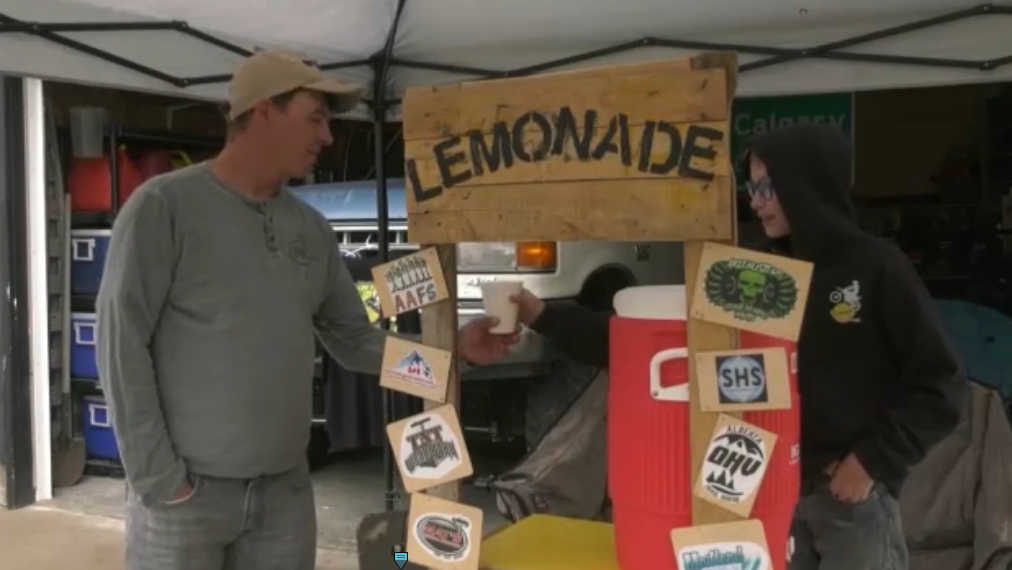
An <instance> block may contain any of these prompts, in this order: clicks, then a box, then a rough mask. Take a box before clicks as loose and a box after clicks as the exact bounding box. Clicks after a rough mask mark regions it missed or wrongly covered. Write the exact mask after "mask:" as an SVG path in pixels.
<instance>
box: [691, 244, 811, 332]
mask: <svg viewBox="0 0 1012 570" xmlns="http://www.w3.org/2000/svg"><path fill="white" fill-rule="evenodd" d="M812 269H813V266H812V264H811V263H808V262H805V261H799V260H796V259H790V258H787V257H782V256H779V255H771V254H768V253H760V252H756V251H749V250H746V249H741V248H737V247H733V246H728V245H723V244H717V243H706V244H704V245H703V252H702V254H701V255H700V259H699V271H698V275H697V277H696V282H695V284H694V285H693V286H694V294H693V295H692V306H691V308H690V311H689V313H690V316H692V317H694V318H697V319H700V320H703V321H707V322H711V323H716V324H718V325H725V326H729V327H732V328H736V329H741V330H746V331H751V332H756V333H759V334H765V335H769V336H773V337H777V338H786V339H789V340H795V341H796V340H798V334H799V333H800V331H801V319H802V316H803V315H804V314H805V304H806V303H807V301H808V287H809V283H810V282H811V280H812Z"/></svg>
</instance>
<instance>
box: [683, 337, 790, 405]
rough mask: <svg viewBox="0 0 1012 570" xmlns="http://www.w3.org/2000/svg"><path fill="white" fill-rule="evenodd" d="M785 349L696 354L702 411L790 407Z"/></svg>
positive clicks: (721, 351)
mask: <svg viewBox="0 0 1012 570" xmlns="http://www.w3.org/2000/svg"><path fill="white" fill-rule="evenodd" d="M787 370H788V363H787V351H786V350H785V349H784V348H782V347H772V348H750V349H739V350H715V351H703V352H697V353H696V375H697V378H698V380H699V398H700V408H701V409H702V410H703V411H704V412H744V411H756V410H785V409H789V408H790V407H791V380H790V373H789V372H788V371H787Z"/></svg>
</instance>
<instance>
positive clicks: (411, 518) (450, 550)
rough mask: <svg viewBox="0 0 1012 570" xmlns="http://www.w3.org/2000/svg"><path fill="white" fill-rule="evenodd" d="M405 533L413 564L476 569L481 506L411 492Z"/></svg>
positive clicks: (446, 569) (439, 569)
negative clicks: (476, 506)
mask: <svg viewBox="0 0 1012 570" xmlns="http://www.w3.org/2000/svg"><path fill="white" fill-rule="evenodd" d="M406 534H407V543H408V547H407V551H408V559H409V560H410V561H411V562H412V563H414V564H418V565H419V566H424V567H427V568H432V569H435V570H478V559H479V556H480V555H481V534H482V512H481V509H478V508H475V507H472V506H469V505H462V504H460V503H455V502H453V501H447V500H446V499H441V498H439V497H432V496H429V495H426V494H423V493H413V494H412V495H411V507H410V508H409V510H408V524H407V533H406ZM391 567H393V564H391Z"/></svg>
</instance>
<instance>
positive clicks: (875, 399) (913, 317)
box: [533, 125, 965, 495]
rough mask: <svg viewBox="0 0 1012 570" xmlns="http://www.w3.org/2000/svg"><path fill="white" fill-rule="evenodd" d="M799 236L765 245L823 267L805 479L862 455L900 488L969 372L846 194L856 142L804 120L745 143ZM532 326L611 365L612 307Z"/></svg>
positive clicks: (572, 351)
mask: <svg viewBox="0 0 1012 570" xmlns="http://www.w3.org/2000/svg"><path fill="white" fill-rule="evenodd" d="M749 149H750V152H754V153H755V155H756V156H757V157H759V158H760V159H761V160H762V161H763V162H764V163H765V164H766V167H767V171H768V174H769V177H770V180H771V182H772V184H773V187H774V189H775V191H776V193H777V196H778V198H779V200H780V203H781V206H782V207H783V210H784V213H785V215H786V216H787V219H788V221H789V222H790V225H791V233H792V235H791V237H790V238H787V239H779V240H774V241H773V242H771V243H767V244H764V245H763V247H762V248H761V249H764V250H767V251H770V252H773V253H777V254H780V255H788V256H792V257H796V258H799V259H805V260H808V261H811V262H813V263H814V264H815V272H814V275H813V278H812V284H811V289H810V292H809V297H808V305H807V308H806V311H805V318H804V322H803V325H802V331H801V338H800V340H799V343H798V376H799V390H800V392H801V418H802V428H801V463H802V477H803V479H805V480H806V481H809V482H814V481H817V480H818V479H819V477H820V476H821V474H822V472H823V471H824V470H825V469H826V467H827V466H828V465H829V464H830V463H832V462H833V461H835V460H838V459H843V458H844V457H846V456H847V455H848V454H849V453H852V452H853V453H855V454H856V455H857V457H858V459H859V460H860V461H861V464H862V465H863V466H864V468H865V469H866V470H867V471H868V473H869V474H870V475H871V476H872V478H873V479H875V480H876V481H878V482H880V483H882V484H884V485H885V486H886V487H887V488H888V489H889V490H890V492H891V493H892V494H894V495H898V494H899V490H900V487H901V486H902V483H903V480H904V479H905V478H906V475H907V471H908V469H909V467H911V466H912V465H915V464H917V463H918V462H920V461H921V459H923V458H924V456H925V454H926V453H927V451H928V450H929V449H930V448H931V447H932V446H933V445H934V444H935V443H937V442H938V441H939V440H941V439H942V438H944V437H945V436H946V435H947V434H948V433H950V432H951V431H952V430H953V429H954V428H955V426H956V424H957V423H958V421H959V414H960V410H961V409H962V399H963V396H964V394H965V376H964V375H963V372H962V367H961V365H960V362H959V359H958V358H957V357H956V355H955V353H954V352H953V350H952V348H951V346H950V345H949V343H948V342H947V340H946V338H945V335H944V333H943V332H942V327H941V323H940V321H939V318H938V316H937V314H936V311H935V308H934V306H933V303H932V301H931V298H930V296H929V295H928V293H927V291H926V290H925V288H924V286H923V285H922V283H921V281H920V279H919V277H918V276H917V274H916V272H915V271H914V269H913V266H912V265H911V263H910V261H909V260H908V259H907V257H906V256H905V255H904V254H903V253H902V252H901V251H900V250H899V249H898V248H897V247H896V246H894V245H893V244H891V243H889V242H887V241H885V240H881V239H878V238H876V237H874V236H872V235H869V234H867V233H865V232H863V231H862V230H861V229H860V228H859V227H858V225H857V223H856V221H855V215H854V208H853V206H852V204H851V202H850V199H849V197H848V194H849V188H850V177H851V171H850V167H851V156H852V150H851V146H850V142H849V141H848V140H847V138H846V137H845V136H844V135H843V133H841V132H840V131H839V130H837V129H835V128H831V127H822V126H816V125H799V126H795V127H788V128H784V129H778V130H775V131H770V132H768V133H765V134H762V135H759V136H758V137H756V138H755V139H753V140H752V141H751V143H750V145H749ZM533 328H534V329H535V330H536V331H538V332H540V333H542V334H543V335H545V336H546V337H547V338H548V339H549V340H551V341H552V342H553V344H555V345H556V346H557V347H558V348H560V349H561V350H562V351H563V352H564V353H566V354H567V355H568V356H570V357H571V358H574V359H575V360H579V361H582V362H585V363H589V364H594V365H597V366H602V367H606V366H607V365H608V361H607V358H608V315H607V314H598V313H590V312H589V311H587V310H586V309H582V308H581V307H578V306H575V305H569V306H566V305H550V306H549V307H548V308H547V309H546V310H545V312H544V313H543V314H542V315H541V317H540V318H539V319H538V320H537V322H535V323H533Z"/></svg>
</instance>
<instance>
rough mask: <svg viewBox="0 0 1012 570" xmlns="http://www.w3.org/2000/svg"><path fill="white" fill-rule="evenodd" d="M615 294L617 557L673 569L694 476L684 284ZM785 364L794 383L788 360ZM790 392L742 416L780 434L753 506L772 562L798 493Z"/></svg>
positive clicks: (750, 339)
mask: <svg viewBox="0 0 1012 570" xmlns="http://www.w3.org/2000/svg"><path fill="white" fill-rule="evenodd" d="M614 304H615V312H616V316H615V317H613V318H612V320H611V325H610V338H611V343H610V361H611V367H610V380H609V383H608V386H609V387H608V494H609V496H610V497H611V501H612V517H613V522H614V527H615V549H616V555H617V558H618V565H619V568H621V569H622V570H676V569H677V564H676V562H675V556H674V551H673V549H672V547H671V536H670V535H671V530H672V529H675V528H681V527H686V526H690V525H691V524H692V481H693V479H694V477H695V474H694V473H691V472H690V471H691V465H690V463H691V451H690V448H689V446H690V438H689V406H688V399H689V391H688V349H687V338H686V314H687V313H686V306H685V305H686V303H685V288H684V286H674V285H671V286H649V287H631V288H628V289H625V290H623V291H621V292H620V293H619V294H618V295H616V296H615V303H614ZM742 346H743V348H758V347H770V346H784V347H786V348H788V350H789V351H790V352H793V343H789V342H787V341H782V340H779V339H773V338H770V337H765V336H762V335H749V334H747V333H744V332H743V333H742ZM792 362H793V361H792ZM790 369H791V371H792V384H794V385H796V381H795V380H794V379H793V376H794V373H793V372H794V370H795V369H796V367H795V366H793V365H791V366H790ZM794 397H795V398H796V395H795V396H794ZM796 402H797V401H796V399H795V406H794V409H792V410H784V411H773V412H750V413H746V414H745V418H744V419H745V421H749V422H752V423H755V425H757V426H758V427H762V428H764V429H767V430H770V431H773V432H774V433H776V434H777V435H778V436H779V437H778V439H777V445H776V447H775V449H774V453H773V457H772V458H771V463H770V465H769V466H768V467H767V473H766V476H765V477H764V480H763V484H762V486H761V487H760V489H759V493H758V495H757V497H756V503H755V507H754V510H753V514H752V518H758V519H760V520H762V521H763V523H764V527H765V528H766V535H767V541H768V542H769V547H770V555H771V557H772V560H773V563H774V569H775V570H785V559H786V545H787V536H788V534H787V533H788V531H789V529H790V520H791V514H792V513H793V509H794V504H795V502H796V501H797V496H798V478H799V477H798V469H799V465H798V462H797V460H796V454H795V453H794V452H793V449H794V447H795V446H794V444H795V443H796V442H797V441H798V436H797V434H798V416H797V405H796Z"/></svg>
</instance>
